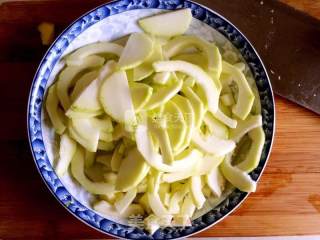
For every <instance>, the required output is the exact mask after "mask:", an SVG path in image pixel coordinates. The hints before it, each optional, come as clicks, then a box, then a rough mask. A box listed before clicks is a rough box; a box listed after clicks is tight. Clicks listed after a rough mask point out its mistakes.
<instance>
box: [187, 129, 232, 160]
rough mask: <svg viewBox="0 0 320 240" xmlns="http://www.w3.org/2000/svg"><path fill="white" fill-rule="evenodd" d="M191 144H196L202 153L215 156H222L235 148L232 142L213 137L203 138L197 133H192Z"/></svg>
mask: <svg viewBox="0 0 320 240" xmlns="http://www.w3.org/2000/svg"><path fill="white" fill-rule="evenodd" d="M192 142H193V143H194V144H196V145H197V146H198V147H199V148H201V149H202V150H203V151H205V152H207V153H211V154H215V155H217V156H223V155H225V154H227V153H229V152H231V151H233V149H234V148H235V147H236V144H235V142H234V141H231V140H224V139H220V138H218V137H216V136H214V135H211V136H209V137H207V138H204V137H203V136H201V135H200V133H199V132H196V131H195V132H194V133H193V136H192Z"/></svg>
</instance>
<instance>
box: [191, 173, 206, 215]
mask: <svg viewBox="0 0 320 240" xmlns="http://www.w3.org/2000/svg"><path fill="white" fill-rule="evenodd" d="M189 184H190V194H191V197H192V199H193V202H194V204H195V205H196V207H197V209H201V208H202V206H203V204H204V203H205V201H206V197H205V196H204V195H203V192H202V184H201V177H200V176H193V177H191V178H190V182H189Z"/></svg>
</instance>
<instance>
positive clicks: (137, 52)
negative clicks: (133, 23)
mask: <svg viewBox="0 0 320 240" xmlns="http://www.w3.org/2000/svg"><path fill="white" fill-rule="evenodd" d="M152 51H153V41H152V39H151V38H150V37H149V36H148V35H147V34H145V33H132V34H131V35H130V37H129V39H128V41H127V43H126V45H125V47H124V49H123V51H122V53H121V55H120V58H119V62H118V65H119V67H120V68H121V69H122V70H126V69H130V68H134V67H137V66H139V65H140V64H141V63H143V62H144V61H145V60H146V59H148V58H149V57H150V56H151V54H152Z"/></svg>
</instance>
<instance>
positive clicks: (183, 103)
mask: <svg viewBox="0 0 320 240" xmlns="http://www.w3.org/2000/svg"><path fill="white" fill-rule="evenodd" d="M172 101H173V102H174V103H175V104H176V105H177V107H178V108H179V109H180V111H181V112H182V115H183V118H184V121H185V123H186V127H187V128H186V134H185V137H184V141H183V143H182V144H181V146H180V147H179V149H178V150H176V151H175V154H176V155H177V154H179V153H181V152H182V151H183V150H185V149H186V148H187V147H188V146H189V145H190V141H191V138H192V134H193V131H194V125H195V116H194V111H193V108H192V105H191V103H190V101H189V100H188V99H187V98H185V97H182V96H180V95H176V96H174V97H173V98H172Z"/></svg>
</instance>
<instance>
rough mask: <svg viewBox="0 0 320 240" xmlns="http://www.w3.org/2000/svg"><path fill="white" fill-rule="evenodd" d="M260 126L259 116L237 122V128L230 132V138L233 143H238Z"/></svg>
mask: <svg viewBox="0 0 320 240" xmlns="http://www.w3.org/2000/svg"><path fill="white" fill-rule="evenodd" d="M261 126H262V117H261V115H255V116H254V115H250V116H248V117H247V118H246V119H245V120H243V121H239V124H238V126H237V128H235V129H232V130H231V131H230V138H231V139H233V140H234V141H235V142H239V141H240V139H241V138H242V137H243V136H244V135H245V134H247V133H248V132H249V131H251V130H252V129H254V128H257V127H261Z"/></svg>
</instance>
